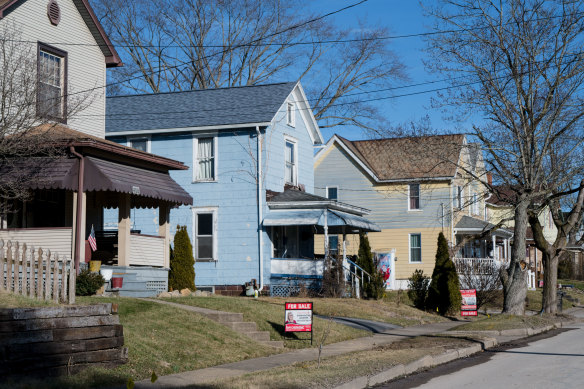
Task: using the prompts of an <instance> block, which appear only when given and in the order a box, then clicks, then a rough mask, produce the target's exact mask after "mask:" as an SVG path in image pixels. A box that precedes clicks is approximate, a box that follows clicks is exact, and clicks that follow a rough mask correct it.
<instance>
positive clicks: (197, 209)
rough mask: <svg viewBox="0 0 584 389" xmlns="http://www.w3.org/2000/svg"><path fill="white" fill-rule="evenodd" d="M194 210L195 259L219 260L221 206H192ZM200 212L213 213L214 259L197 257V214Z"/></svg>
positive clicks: (203, 260) (199, 260) (200, 260)
mask: <svg viewBox="0 0 584 389" xmlns="http://www.w3.org/2000/svg"><path fill="white" fill-rule="evenodd" d="M191 208H192V210H193V256H194V257H195V261H198V262H217V261H218V258H217V247H218V246H217V240H218V236H217V214H218V212H219V207H191ZM200 213H212V214H213V245H212V247H213V258H212V259H198V258H197V234H198V231H197V215H198V214H200Z"/></svg>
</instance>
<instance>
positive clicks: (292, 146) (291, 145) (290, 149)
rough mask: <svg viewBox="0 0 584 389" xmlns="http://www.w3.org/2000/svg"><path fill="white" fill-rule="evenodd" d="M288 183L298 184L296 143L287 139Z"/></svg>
mask: <svg viewBox="0 0 584 389" xmlns="http://www.w3.org/2000/svg"><path fill="white" fill-rule="evenodd" d="M285 156H286V184H291V185H296V183H297V182H298V181H297V177H296V143H295V142H293V141H291V140H286V150H285Z"/></svg>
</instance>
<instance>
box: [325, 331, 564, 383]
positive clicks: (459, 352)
mask: <svg viewBox="0 0 584 389" xmlns="http://www.w3.org/2000/svg"><path fill="white" fill-rule="evenodd" d="M569 324H572V322H561V321H559V322H556V323H554V325H548V326H545V327H539V328H523V329H512V330H502V331H449V332H451V333H452V334H474V335H476V334H481V335H499V336H501V335H502V336H521V337H527V336H532V335H537V334H541V333H543V332H547V331H550V330H552V329H554V328H562V327H565V326H567V325H569ZM497 345H499V342H498V341H497V339H495V338H484V339H483V340H477V344H474V345H472V346H469V347H465V348H459V349H456V350H450V351H446V352H444V353H442V354H438V355H435V356H429V355H426V356H424V357H422V358H420V359H418V360H416V361H413V362H410V363H408V364H407V365H401V364H400V365H396V366H393V367H391V368H390V369H387V370H384V371H382V372H380V373H377V374H375V375H372V376H362V377H357V378H355V379H353V380H351V381H349V382H346V383H344V384H342V385H339V386H336V387H335V389H362V388H363V389H364V388H368V387H370V386H373V385H378V384H382V383H384V382H387V381H390V380H393V379H396V378H398V377H401V376H405V375H409V374H412V373H415V372H417V371H420V370H424V369H427V368H430V367H435V366H438V365H442V364H445V363H448V362H452V361H454V360H456V359H460V358H465V357H468V356H470V355H473V354H477V353H479V352H481V351H484V350H487V349H490V348H493V347H495V346H497Z"/></svg>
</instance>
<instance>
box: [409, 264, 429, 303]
mask: <svg viewBox="0 0 584 389" xmlns="http://www.w3.org/2000/svg"><path fill="white" fill-rule="evenodd" d="M429 284H430V279H429V278H428V277H426V276H425V275H424V271H423V270H421V269H416V270H415V271H414V273H412V275H411V277H410V278H408V297H409V298H410V301H411V302H412V303H413V304H414V307H416V308H418V309H424V308H425V307H426V296H427V295H428V285H429Z"/></svg>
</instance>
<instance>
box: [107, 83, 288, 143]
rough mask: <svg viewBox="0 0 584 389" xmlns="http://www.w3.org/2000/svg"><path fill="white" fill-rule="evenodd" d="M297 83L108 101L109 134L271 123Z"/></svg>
mask: <svg viewBox="0 0 584 389" xmlns="http://www.w3.org/2000/svg"><path fill="white" fill-rule="evenodd" d="M295 86H296V83H295V82H288V83H280V84H269V85H254V86H242V87H232V88H219V89H203V90H194V91H185V92H170V93H157V94H148V95H132V96H113V97H108V99H107V105H106V107H107V108H106V133H107V134H108V135H115V134H116V133H118V132H126V131H143V130H156V129H171V128H185V127H206V126H224V125H236V124H247V123H265V122H270V121H271V120H272V119H273V117H274V115H275V114H276V112H277V111H278V109H279V108H280V107H281V106H282V104H283V103H284V101H285V99H286V98H287V97H288V95H289V94H290V93H291V92H292V90H293V89H294V87H295Z"/></svg>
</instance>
